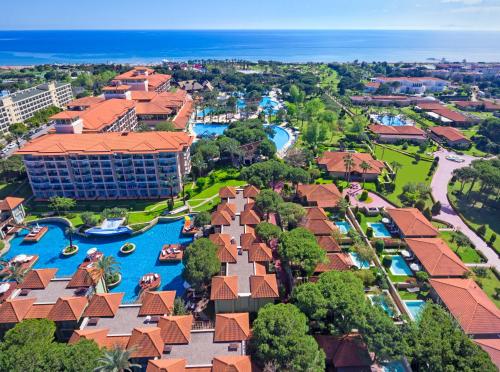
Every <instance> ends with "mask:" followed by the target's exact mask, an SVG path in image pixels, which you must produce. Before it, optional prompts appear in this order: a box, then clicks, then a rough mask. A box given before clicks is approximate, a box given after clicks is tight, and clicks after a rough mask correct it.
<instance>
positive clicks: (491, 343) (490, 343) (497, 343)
mask: <svg viewBox="0 0 500 372" xmlns="http://www.w3.org/2000/svg"><path fill="white" fill-rule="evenodd" d="M474 342H475V343H476V344H478V345H479V346H481V348H482V349H483V350H484V351H486V352H487V353H488V354H489V356H490V358H491V361H492V362H493V363H495V365H496V366H497V368H499V369H500V339H498V338H496V339H491V338H490V339H488V338H486V339H477V340H474Z"/></svg>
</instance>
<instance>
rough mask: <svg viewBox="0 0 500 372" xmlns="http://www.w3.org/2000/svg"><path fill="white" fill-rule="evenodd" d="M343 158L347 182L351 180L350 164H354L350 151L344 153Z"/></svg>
mask: <svg viewBox="0 0 500 372" xmlns="http://www.w3.org/2000/svg"><path fill="white" fill-rule="evenodd" d="M343 159H344V167H345V174H346V178H347V182H349V181H350V180H351V169H352V166H353V165H354V159H353V158H352V154H351V153H348V154H346V155H344V158H343Z"/></svg>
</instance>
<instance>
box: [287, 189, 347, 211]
mask: <svg viewBox="0 0 500 372" xmlns="http://www.w3.org/2000/svg"><path fill="white" fill-rule="evenodd" d="M297 196H298V197H299V198H300V199H301V201H302V203H304V204H306V205H309V206H317V207H321V208H335V207H336V206H337V204H338V203H339V201H340V200H341V199H342V194H341V193H340V191H339V189H337V186H335V185H334V184H325V185H303V184H301V185H298V186H297Z"/></svg>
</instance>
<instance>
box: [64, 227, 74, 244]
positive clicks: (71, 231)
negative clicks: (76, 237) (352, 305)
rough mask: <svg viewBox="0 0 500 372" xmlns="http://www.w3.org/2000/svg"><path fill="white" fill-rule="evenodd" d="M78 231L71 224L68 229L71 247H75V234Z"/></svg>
mask: <svg viewBox="0 0 500 372" xmlns="http://www.w3.org/2000/svg"><path fill="white" fill-rule="evenodd" d="M75 232H76V229H75V228H74V227H73V226H70V227H68V228H67V229H66V234H67V235H68V239H69V247H70V248H73V234H74V233H75Z"/></svg>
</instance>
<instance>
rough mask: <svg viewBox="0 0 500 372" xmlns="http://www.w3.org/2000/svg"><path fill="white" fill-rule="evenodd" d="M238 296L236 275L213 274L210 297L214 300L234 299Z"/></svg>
mask: <svg viewBox="0 0 500 372" xmlns="http://www.w3.org/2000/svg"><path fill="white" fill-rule="evenodd" d="M237 298H238V277H237V276H214V277H212V288H211V290H210V299H211V300H212V301H214V300H235V299H237Z"/></svg>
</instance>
